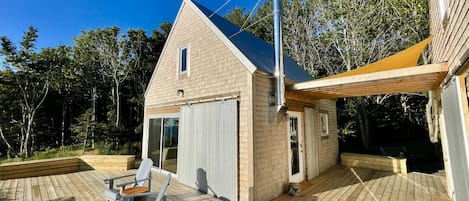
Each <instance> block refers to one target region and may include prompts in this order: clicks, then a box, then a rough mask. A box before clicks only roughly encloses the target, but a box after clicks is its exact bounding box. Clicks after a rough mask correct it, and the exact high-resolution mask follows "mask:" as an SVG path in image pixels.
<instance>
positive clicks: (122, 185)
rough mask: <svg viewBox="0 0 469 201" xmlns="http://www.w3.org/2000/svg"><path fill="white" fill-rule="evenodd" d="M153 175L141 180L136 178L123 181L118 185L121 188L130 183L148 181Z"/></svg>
mask: <svg viewBox="0 0 469 201" xmlns="http://www.w3.org/2000/svg"><path fill="white" fill-rule="evenodd" d="M150 179H151V177H147V178H145V179H140V180H134V181H130V182H125V183H121V184H117V185H116V187H118V188H120V187H125V186H127V185H129V184H137V183H138V182H141V181H146V180H150Z"/></svg>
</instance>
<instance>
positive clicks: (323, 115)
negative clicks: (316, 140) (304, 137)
mask: <svg viewBox="0 0 469 201" xmlns="http://www.w3.org/2000/svg"><path fill="white" fill-rule="evenodd" d="M323 128H325V130H324V129H323ZM319 131H320V132H321V137H326V136H329V114H328V113H327V112H326V111H320V112H319Z"/></svg>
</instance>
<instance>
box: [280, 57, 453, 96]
mask: <svg viewBox="0 0 469 201" xmlns="http://www.w3.org/2000/svg"><path fill="white" fill-rule="evenodd" d="M447 73H448V64H447V63H438V64H429V65H422V66H415V67H408V68H402V69H397V70H389V71H382V72H374V73H367V74H361V75H352V76H347V77H338V78H329V79H319V80H312V81H307V82H302V83H297V84H294V85H292V86H291V87H289V88H288V90H289V91H290V92H295V93H305V94H308V96H309V97H314V98H318V99H331V98H342V97H353V96H366V95H377V94H388V93H403V92H418V91H428V90H435V89H437V88H438V87H439V85H440V83H441V81H442V80H443V79H444V77H445V76H446V74H447Z"/></svg>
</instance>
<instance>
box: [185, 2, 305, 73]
mask: <svg viewBox="0 0 469 201" xmlns="http://www.w3.org/2000/svg"><path fill="white" fill-rule="evenodd" d="M192 2H193V3H194V5H196V6H197V8H199V10H200V11H202V13H203V14H204V15H205V16H206V17H207V18H208V19H209V20H210V21H211V22H212V23H213V24H214V25H215V26H216V27H217V28H218V29H219V30H220V31H221V32H222V33H223V34H224V35H225V36H226V38H228V39H229V40H230V41H231V42H232V43H233V44H234V45H235V46H236V47H237V48H238V49H239V50H240V51H241V53H242V54H244V56H246V57H247V58H248V59H249V60H250V61H251V63H252V64H254V66H255V67H256V68H257V69H258V70H261V71H263V72H266V73H270V74H273V73H274V72H275V64H274V47H273V46H272V45H270V44H268V43H267V42H265V41H263V40H261V39H260V38H258V37H256V36H254V35H252V34H251V33H249V32H247V31H242V32H240V33H239V34H237V35H235V36H234V37H231V38H230V36H232V35H233V34H235V33H237V32H239V31H240V28H239V27H238V26H236V25H234V24H233V23H231V22H230V21H228V20H227V19H225V18H223V17H221V16H220V15H218V14H214V15H212V14H213V11H211V10H209V9H208V8H206V7H204V6H202V5H201V4H199V3H197V2H195V1H192ZM211 15H212V16H211ZM209 16H211V17H209ZM284 67H285V78H286V79H288V80H291V81H295V82H304V81H309V80H312V79H313V77H312V76H311V75H310V74H309V73H308V72H307V71H306V70H304V69H303V68H302V67H301V66H299V65H298V64H296V63H295V61H293V60H292V59H291V58H289V57H288V56H286V55H284Z"/></svg>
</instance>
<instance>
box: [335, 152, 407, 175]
mask: <svg viewBox="0 0 469 201" xmlns="http://www.w3.org/2000/svg"><path fill="white" fill-rule="evenodd" d="M340 160H341V163H342V165H345V166H348V167H361V168H368V169H374V170H382V171H390V172H394V173H403V174H407V165H406V159H405V158H400V157H391V156H379V155H368V154H355V153H346V152H344V153H342V154H340Z"/></svg>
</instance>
